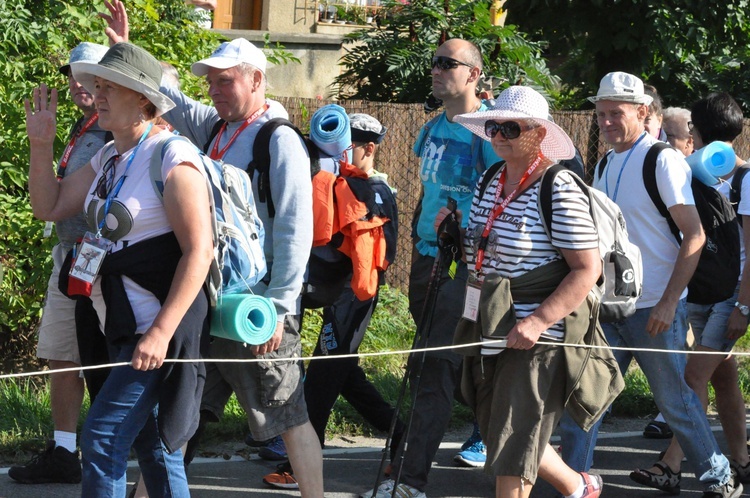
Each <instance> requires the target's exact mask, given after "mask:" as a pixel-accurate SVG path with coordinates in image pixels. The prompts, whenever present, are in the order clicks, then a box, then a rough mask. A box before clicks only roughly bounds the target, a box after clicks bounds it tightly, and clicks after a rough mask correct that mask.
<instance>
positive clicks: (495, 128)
mask: <svg viewBox="0 0 750 498" xmlns="http://www.w3.org/2000/svg"><path fill="white" fill-rule="evenodd" d="M532 128H536V126H532V125H523V126H522V125H521V124H519V123H517V122H515V121H503V122H502V123H498V122H497V121H493V120H491V119H490V120H488V121H485V122H484V134H485V135H487V136H488V137H490V138H495V135H497V134H498V132H500V135H502V136H503V138H505V139H506V140H512V139H514V138H518V137H519V136H520V135H521V132H522V131H527V130H531V129H532Z"/></svg>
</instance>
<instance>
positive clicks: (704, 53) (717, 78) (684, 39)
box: [505, 0, 750, 113]
mask: <svg viewBox="0 0 750 498" xmlns="http://www.w3.org/2000/svg"><path fill="white" fill-rule="evenodd" d="M748 4H749V2H748V0H723V1H716V0H664V1H661V2H643V1H639V0H507V2H506V4H505V7H506V9H507V10H508V21H509V22H512V23H516V24H517V25H518V26H519V27H520V28H521V29H523V30H525V31H527V32H528V33H530V36H531V37H532V38H533V39H535V40H545V41H546V42H547V43H548V51H547V55H548V56H549V57H550V60H551V61H553V62H552V63H551V65H553V66H554V67H555V69H554V73H555V74H557V75H558V76H560V78H561V80H562V82H563V85H564V87H565V88H566V90H567V91H568V92H569V94H570V95H571V97H572V98H571V100H570V102H569V103H570V105H571V106H573V107H577V106H579V105H581V104H583V103H584V102H585V100H584V98H585V96H587V95H592V94H593V93H596V89H597V87H598V85H599V80H600V79H601V77H602V76H604V75H605V74H606V73H608V72H610V71H618V70H619V71H626V72H630V73H633V74H637V75H639V76H641V77H642V78H643V79H644V80H646V81H647V82H649V83H651V84H653V85H654V86H656V87H657V88H658V90H659V93H660V94H661V95H662V97H663V98H664V100H665V103H666V104H667V105H681V106H689V105H690V103H691V102H693V101H694V100H696V99H697V98H700V97H702V96H704V95H705V94H706V93H708V92H710V91H717V90H723V91H727V92H729V93H731V94H732V95H734V96H735V98H737V99H738V101H740V103H741V105H742V106H743V108H744V110H745V112H746V113H748V112H750V94H749V93H748V90H747V85H746V83H745V82H746V81H747V79H748V77H750V67H749V66H748V64H747V60H748V55H750V53H749V52H750V50H749V49H748V46H747V40H748V36H749V35H750V22H749V21H750V18H749V16H750V11H749V9H748V6H749V5H748Z"/></svg>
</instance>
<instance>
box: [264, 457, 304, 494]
mask: <svg viewBox="0 0 750 498" xmlns="http://www.w3.org/2000/svg"><path fill="white" fill-rule="evenodd" d="M263 482H264V483H266V484H268V485H269V486H271V487H272V488H279V489H299V484H298V483H297V479H295V478H294V475H292V466H291V465H290V464H289V462H284V463H280V464H279V465H277V466H276V472H272V473H270V474H268V475H267V476H265V477H264V478H263Z"/></svg>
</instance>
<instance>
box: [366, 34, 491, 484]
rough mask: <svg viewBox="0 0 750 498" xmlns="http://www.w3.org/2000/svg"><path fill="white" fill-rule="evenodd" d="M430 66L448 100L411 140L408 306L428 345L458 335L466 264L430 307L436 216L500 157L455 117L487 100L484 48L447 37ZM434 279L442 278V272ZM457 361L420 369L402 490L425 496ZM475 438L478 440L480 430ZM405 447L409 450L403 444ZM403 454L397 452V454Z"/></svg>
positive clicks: (461, 204)
mask: <svg viewBox="0 0 750 498" xmlns="http://www.w3.org/2000/svg"><path fill="white" fill-rule="evenodd" d="M431 74H432V93H433V95H434V96H435V97H436V98H438V99H440V100H442V101H443V106H444V111H443V112H442V113H441V114H440V115H439V116H437V117H436V118H434V119H432V120H431V121H430V122H428V123H427V124H426V125H425V126H424V127H422V130H421V131H420V134H419V137H418V138H417V141H416V143H415V145H414V152H415V154H417V156H418V157H419V159H420V161H419V167H420V169H419V173H420V178H421V180H422V187H423V197H422V201H421V209H420V210H418V211H417V213H416V214H415V217H414V220H413V222H412V225H413V232H412V233H413V236H414V242H415V245H414V248H413V250H412V267H411V274H410V278H409V309H410V311H411V314H412V316H413V317H414V320H415V322H416V323H417V324H419V323H420V322H422V321H423V320H422V314H423V313H424V314H425V315H426V316H427V318H428V319H427V320H424V322H426V323H430V324H431V325H430V326H429V328H428V329H427V330H424V331H422V334H423V336H426V337H427V343H426V346H427V347H438V346H448V345H450V344H451V343H452V341H453V332H454V331H455V329H456V325H457V323H458V320H459V318H460V317H461V311H462V310H461V308H462V306H463V295H464V290H465V288H466V278H467V269H466V265H465V264H464V263H462V262H460V261H459V262H458V265H457V267H456V268H455V278H452V277H451V276H449V265H448V264H445V265H443V266H444V270H443V272H442V274H441V275H437V276H435V279H439V287H438V291H437V292H438V294H437V298H436V300H435V302H434V304H432V303H430V304H429V305H428V307H427V308H425V300H426V295H427V289H428V286H429V284H430V281H431V280H433V278H432V276H431V275H432V270H433V266H434V264H435V258H436V257H437V254H438V245H437V233H436V227H435V220H436V216H437V214H438V211H439V210H440V208H442V207H444V206H445V205H446V204H447V203H448V199H449V198H452V199H455V200H456V204H457V208H458V209H459V210H462V211H464V212H467V213H468V212H469V208H470V206H471V199H472V196H473V193H474V187H475V186H476V183H477V180H478V179H479V176H480V174H481V173H482V172H483V171H484V170H485V169H486V168H487V167H489V166H490V165H492V164H494V163H495V162H497V161H498V160H499V158H498V157H497V155H496V154H495V152H494V151H493V150H492V146H491V144H490V143H489V142H487V141H485V140H482V139H480V138H477V137H476V136H475V135H473V134H472V133H471V132H469V131H468V130H467V129H466V128H464V127H463V126H461V125H460V124H458V123H454V122H453V117H454V116H456V115H458V114H462V113H467V112H474V111H477V110H483V109H485V108H486V105H485V104H484V102H482V101H481V100H480V99H479V98H478V97H477V96H476V95H477V85H478V83H479V81H480V78H481V75H482V54H481V52H480V51H479V49H478V48H477V47H476V46H475V45H474V44H473V43H471V42H469V41H466V40H461V39H451V40H448V41H446V42H445V43H443V44H442V45H440V47H438V49H437V51H436V52H435V56H434V57H433V58H432V70H431ZM464 221H467V220H464ZM435 283H436V284H438V282H437V280H435ZM433 306H434V307H433ZM436 310H440V313H439V318H437V316H436V319H435V320H429V317H430V316H432V313H434V312H435V311H436ZM460 368H461V357H460V356H459V355H457V354H456V353H454V352H452V351H450V350H440V351H434V352H430V353H427V356H426V358H425V363H424V367H423V368H421V369H420V370H421V379H420V380H419V383H418V385H419V389H418V390H417V393H416V401H415V404H414V406H413V408H412V409H413V410H414V415H413V422H412V426H411V429H410V430H409V432H408V440H406V441H403V440H402V442H401V444H402V446H401V448H400V449H399V454H402V455H401V456H403V467H402V470H401V473H400V476H399V477H398V482H399V489H398V490H397V491H398V492H397V496H405V497H423V496H425V493H424V488H425V486H426V485H427V475H428V473H429V471H430V467H431V465H432V461H433V458H434V457H435V454H436V453H437V450H438V447H439V446H440V441H441V440H442V438H443V435H444V433H445V430H446V429H447V427H448V422H449V420H450V416H451V409H452V406H453V397H454V390H455V388H456V386H457V382H458V379H459V377H460ZM417 369H418V367H417V368H412V369H410V374H411V378H410V381H411V385H412V386H414V385H415V378H414V377H415V375H416V374H418V373H419V372H415V370H417ZM470 441H471V443H474V442H476V441H478V442H479V444H481V440H480V439H479V438H478V434H477V435H476V436H475V437H474V438H470ZM404 443H406V446H404ZM404 447H405V448H407V449H406V451H403V448H404ZM398 461H399V457H398V455H397V457H396V458H395V459H394V462H398ZM482 464H483V462H482V463H480V465H482ZM394 467H398V465H394ZM394 477H395V476H394ZM394 485H395V481H394V480H393V479H388V480H386V481H384V482H383V483H382V484H381V485H380V487H379V488H378V489H377V490H374V491H375V496H377V497H386V496H388V497H390V496H391V493H392V492H393V487H394ZM372 495H373V491H372V490H371V491H368V492H367V493H363V494H362V496H366V497H368V498H369V497H370V496H372Z"/></svg>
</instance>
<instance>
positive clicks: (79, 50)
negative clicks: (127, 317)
mask: <svg viewBox="0 0 750 498" xmlns="http://www.w3.org/2000/svg"><path fill="white" fill-rule="evenodd" d="M106 51H107V47H105V46H103V45H97V44H96V43H88V42H83V43H81V44H79V45H78V46H76V47H75V48H74V49H73V50H72V51H71V52H70V60H69V61H68V63H67V64H65V65H63V66H60V72H61V73H62V74H63V75H65V76H66V77H67V79H68V91H69V92H70V98H71V100H72V101H73V103H74V104H75V105H76V107H78V109H80V110H81V112H82V116H81V117H80V118H79V119H78V120H77V121H76V122H75V124H74V125H73V127H72V128H71V130H70V134H69V135H68V145H67V147H65V150H64V152H63V155H62V157H61V158H60V161H59V163H58V165H57V177H58V179H62V178H63V177H64V176H65V175H67V174H70V173H72V172H74V171H76V170H77V169H79V168H81V167H83V166H85V165H86V164H87V163H88V162H89V160H90V159H91V158H92V157H93V156H94V154H96V152H97V151H98V150H99V149H101V148H102V146H103V145H104V144H105V143H107V142H108V141H109V140H111V135H110V134H108V132H106V131H104V130H102V129H101V128H100V127H99V125H98V114H97V112H96V109H95V107H94V97H93V96H92V95H91V94H90V93H89V92H88V91H86V89H85V88H83V86H81V84H80V83H78V82H77V81H76V80H75V78H73V75H72V73H71V72H70V63H71V62H94V63H96V62H99V59H101V58H102V56H103V55H104V53H105V52H106ZM87 229H88V228H87V225H86V218H85V216H84V215H83V213H81V214H79V215H76V216H74V217H73V218H69V219H67V220H63V221H59V222H57V223H56V224H55V232H56V233H57V238H58V243H57V245H55V247H53V248H52V260H53V268H52V275H51V277H50V279H49V284H48V286H47V297H46V300H45V303H44V311H43V314H42V323H41V325H40V326H39V341H38V344H37V357H39V358H43V359H46V360H48V361H49V368H50V370H58V369H63V368H76V367H79V366H80V365H81V356H80V354H79V350H78V340H77V336H76V317H75V309H76V301H73V300H71V299H69V298H68V297H66V296H64V295H63V294H62V293H61V292H60V290H59V289H58V287H57V280H58V276H59V274H60V267H61V266H62V263H63V260H64V259H65V256H66V255H67V254H68V252H69V251H70V250H71V248H72V247H73V245H74V244H75V243H76V242H77V240H78V239H80V238H81V237H82V236H83V234H84V233H85V232H86V230H87ZM94 328H95V330H94V331H93V333H94V334H98V335H100V336H101V333H100V332H99V329H98V327H96V326H94ZM83 390H84V382H83V378H82V377H81V375H80V373H79V372H76V371H71V372H61V373H55V374H52V375H50V408H51V411H52V422H53V424H54V427H55V433H54V438H53V439H51V440H50V441H48V443H47V447H46V449H45V450H44V451H43V452H42V453H41V454H40V455H38V456H36V457H34V458H33V459H32V460H31V461H30V462H29V463H27V464H26V465H22V466H14V467H11V468H10V469H9V470H8V476H10V477H11V478H13V479H15V480H16V481H18V482H21V483H25V484H41V483H50V482H63V483H78V482H80V481H81V464H80V463H79V461H78V451H77V449H76V447H77V437H76V426H77V424H78V417H79V416H80V413H81V403H82V402H83Z"/></svg>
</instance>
